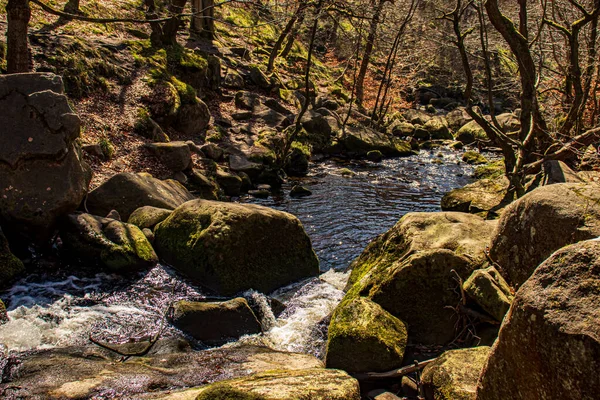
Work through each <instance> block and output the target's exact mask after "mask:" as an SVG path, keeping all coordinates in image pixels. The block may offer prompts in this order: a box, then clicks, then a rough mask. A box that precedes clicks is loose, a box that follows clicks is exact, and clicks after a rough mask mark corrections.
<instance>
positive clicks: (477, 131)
mask: <svg viewBox="0 0 600 400" xmlns="http://www.w3.org/2000/svg"><path fill="white" fill-rule="evenodd" d="M487 139H488V138H487V134H486V133H485V130H484V129H483V128H482V127H481V125H479V124H478V123H477V122H476V121H471V122H468V123H467V124H466V125H463V126H462V127H461V128H460V129H459V130H458V132H456V140H458V141H459V142H462V143H463V144H471V143H474V142H476V141H478V140H487Z"/></svg>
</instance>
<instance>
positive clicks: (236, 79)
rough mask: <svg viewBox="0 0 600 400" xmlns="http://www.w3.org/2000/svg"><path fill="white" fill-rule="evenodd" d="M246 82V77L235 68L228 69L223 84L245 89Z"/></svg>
mask: <svg viewBox="0 0 600 400" xmlns="http://www.w3.org/2000/svg"><path fill="white" fill-rule="evenodd" d="M245 84H246V82H244V78H243V77H242V76H241V75H240V74H238V73H237V71H235V70H229V71H227V74H226V75H225V78H224V79H223V86H225V87H228V88H231V89H243V88H244V86H245Z"/></svg>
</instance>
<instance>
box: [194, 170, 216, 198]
mask: <svg viewBox="0 0 600 400" xmlns="http://www.w3.org/2000/svg"><path fill="white" fill-rule="evenodd" d="M187 177H188V183H187V187H188V188H189V189H190V190H191V191H192V192H193V194H194V195H196V196H198V197H200V198H201V199H206V200H217V199H218V198H219V196H218V190H219V187H218V185H217V184H216V183H215V182H213V181H212V180H210V179H208V177H207V176H206V175H204V174H203V173H202V172H200V171H199V170H197V169H192V170H191V171H188V173H187Z"/></svg>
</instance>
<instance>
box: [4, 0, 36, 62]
mask: <svg viewBox="0 0 600 400" xmlns="http://www.w3.org/2000/svg"><path fill="white" fill-rule="evenodd" d="M6 13H7V17H8V30H7V32H6V38H7V54H6V63H7V65H6V69H7V72H8V73H9V74H14V73H19V72H30V71H32V70H33V63H32V59H31V51H30V50H29V38H28V36H27V34H28V33H27V32H28V25H29V19H30V18H31V9H30V8H29V0H8V4H7V5H6Z"/></svg>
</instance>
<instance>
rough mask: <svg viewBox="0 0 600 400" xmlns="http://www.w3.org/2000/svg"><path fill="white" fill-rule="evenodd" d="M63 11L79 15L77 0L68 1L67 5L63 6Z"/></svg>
mask: <svg viewBox="0 0 600 400" xmlns="http://www.w3.org/2000/svg"><path fill="white" fill-rule="evenodd" d="M64 10H65V12H66V13H69V14H77V13H79V0H69V1H68V2H67V4H65V8H64Z"/></svg>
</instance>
